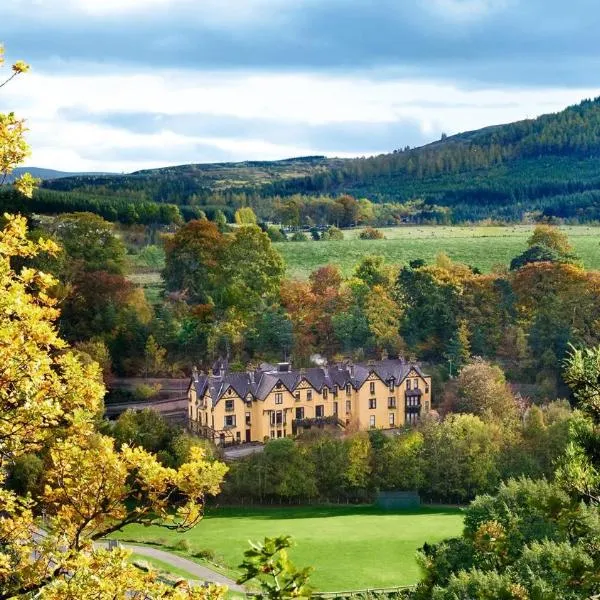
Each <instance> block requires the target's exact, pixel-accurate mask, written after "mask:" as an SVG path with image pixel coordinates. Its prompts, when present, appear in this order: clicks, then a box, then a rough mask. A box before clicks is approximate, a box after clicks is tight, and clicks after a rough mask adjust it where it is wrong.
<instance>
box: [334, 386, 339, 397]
mask: <svg viewBox="0 0 600 600" xmlns="http://www.w3.org/2000/svg"><path fill="white" fill-rule="evenodd" d="M333 395H334V396H337V395H338V386H337V385H334V386H333Z"/></svg>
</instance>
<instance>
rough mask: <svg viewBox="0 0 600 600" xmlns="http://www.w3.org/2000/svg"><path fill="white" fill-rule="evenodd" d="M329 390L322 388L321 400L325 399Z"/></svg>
mask: <svg viewBox="0 0 600 600" xmlns="http://www.w3.org/2000/svg"><path fill="white" fill-rule="evenodd" d="M328 392H329V390H328V389H327V388H323V400H327V394H328Z"/></svg>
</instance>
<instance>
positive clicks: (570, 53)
mask: <svg viewBox="0 0 600 600" xmlns="http://www.w3.org/2000/svg"><path fill="white" fill-rule="evenodd" d="M4 2H6V0H4ZM2 12H4V13H5V14H4V15H3V25H4V27H3V29H4V38H5V39H4V41H5V42H6V44H7V47H8V48H9V49H10V51H11V52H14V53H15V54H19V55H22V56H23V57H24V58H26V59H28V60H30V61H32V62H34V64H37V65H38V66H39V68H43V67H44V65H47V64H50V63H51V61H54V64H56V63H57V62H63V63H64V62H65V61H67V62H68V63H70V64H71V65H77V64H82V63H84V64H85V63H98V62H99V63H102V64H105V65H107V66H108V65H111V66H113V67H114V66H119V67H120V68H123V67H124V66H126V65H129V66H134V67H135V68H136V69H139V68H160V67H163V68H185V69H190V70H198V69H203V70H224V69H232V70H239V69H248V70H254V71H256V70H263V71H266V72H271V71H275V70H278V71H296V72H297V71H299V70H304V71H313V72H314V71H317V70H318V71H321V72H331V71H336V72H348V73H359V72H360V73H362V74H363V75H368V76H369V77H372V78H380V77H383V78H385V77H389V76H390V74H391V76H394V77H398V76H409V77H411V78H436V79H440V78H442V79H451V80H453V81H459V80H460V81H462V82H463V84H465V83H467V82H468V83H470V84H471V85H473V84H478V85H485V86H489V85H492V84H493V85H499V84H502V85H515V86H516V85H527V86H532V85H540V86H549V85H554V86H560V85H564V83H565V81H564V79H563V77H564V76H565V75H568V80H567V82H568V83H571V82H573V83H575V84H577V85H580V86H586V85H594V84H595V81H596V77H595V72H596V67H597V66H598V62H600V55H599V52H598V48H597V31H598V29H599V27H600V11H599V10H598V8H597V5H596V3H595V1H594V0H572V2H569V3H565V2H564V1H563V0H431V1H428V2H424V1H423V0H403V1H402V2H398V1H397V0H378V1H377V2H373V1H372V0H353V1H348V0H327V1H326V2H318V1H317V0H227V1H224V0H202V1H197V0H194V1H192V0H118V1H117V0H102V2H100V1H98V0H70V1H68V2H65V1H64V0H8V5H7V6H3V8H2V9H0V13H2ZM24 14H27V18H26V19H25V18H23V15H24Z"/></svg>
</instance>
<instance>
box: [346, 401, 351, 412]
mask: <svg viewBox="0 0 600 600" xmlns="http://www.w3.org/2000/svg"><path fill="white" fill-rule="evenodd" d="M346 412H347V413H350V412H352V402H351V401H350V400H346Z"/></svg>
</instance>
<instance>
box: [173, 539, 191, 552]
mask: <svg viewBox="0 0 600 600" xmlns="http://www.w3.org/2000/svg"><path fill="white" fill-rule="evenodd" d="M173 550H179V551H180V552H186V553H188V554H189V553H190V552H191V550H192V546H191V544H190V542H189V541H188V540H179V541H178V542H177V543H176V544H174V545H173Z"/></svg>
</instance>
